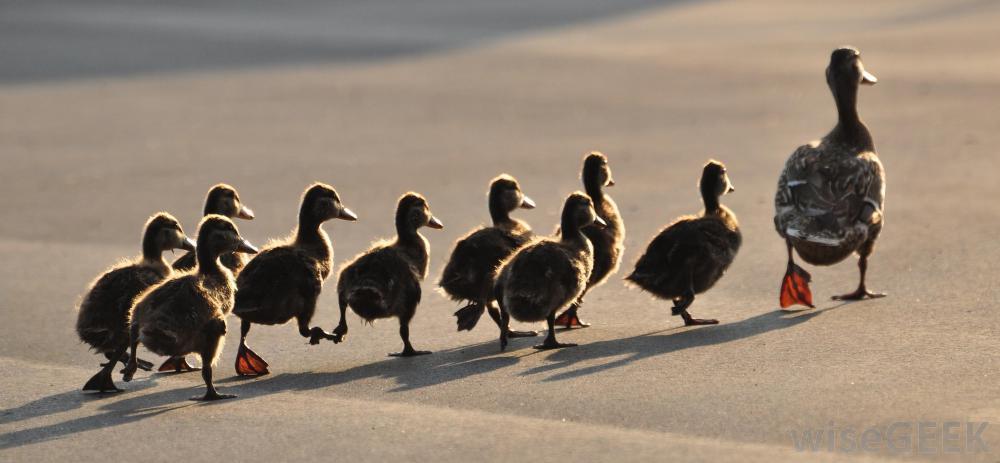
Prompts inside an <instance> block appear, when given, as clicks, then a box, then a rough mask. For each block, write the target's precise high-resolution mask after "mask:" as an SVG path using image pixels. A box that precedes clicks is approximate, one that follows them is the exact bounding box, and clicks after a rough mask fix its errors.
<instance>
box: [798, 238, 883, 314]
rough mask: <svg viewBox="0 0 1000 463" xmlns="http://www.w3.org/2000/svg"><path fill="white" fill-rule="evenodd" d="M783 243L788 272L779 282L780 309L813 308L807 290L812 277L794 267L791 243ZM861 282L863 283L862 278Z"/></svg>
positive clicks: (810, 295)
mask: <svg viewBox="0 0 1000 463" xmlns="http://www.w3.org/2000/svg"><path fill="white" fill-rule="evenodd" d="M785 243H786V245H787V246H788V270H786V271H785V278H783V279H782V280H781V294H780V295H779V300H780V301H781V308H782V309H785V308H788V307H791V306H793V305H795V304H799V305H804V306H806V307H810V308H815V307H816V306H814V305H813V302H812V291H810V290H809V281H810V280H812V275H809V272H807V271H805V270H804V269H803V268H802V267H799V266H798V265H795V260H794V259H793V258H792V242H791V240H788V239H786V240H785ZM863 274H864V273H862V275H863ZM862 281H864V279H863V278H862Z"/></svg>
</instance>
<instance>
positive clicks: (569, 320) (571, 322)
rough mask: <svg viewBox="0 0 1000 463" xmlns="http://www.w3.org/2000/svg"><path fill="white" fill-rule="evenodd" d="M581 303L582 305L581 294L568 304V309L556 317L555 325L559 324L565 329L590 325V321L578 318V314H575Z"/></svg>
mask: <svg viewBox="0 0 1000 463" xmlns="http://www.w3.org/2000/svg"><path fill="white" fill-rule="evenodd" d="M581 305H583V296H580V299H577V301H576V302H574V303H573V304H572V305H570V306H569V308H568V309H566V310H565V311H564V312H563V313H562V314H561V315H559V316H558V317H556V325H561V326H563V327H564V328H566V329H567V330H568V329H571V328H586V327H588V326H590V323H587V322H585V321H583V320H580V316H579V315H577V311H578V310H580V306H581Z"/></svg>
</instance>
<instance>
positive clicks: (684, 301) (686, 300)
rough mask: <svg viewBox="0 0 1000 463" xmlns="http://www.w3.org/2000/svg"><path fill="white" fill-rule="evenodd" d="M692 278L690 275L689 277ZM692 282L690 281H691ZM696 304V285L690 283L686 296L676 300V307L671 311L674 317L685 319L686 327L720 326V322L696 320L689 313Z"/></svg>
mask: <svg viewBox="0 0 1000 463" xmlns="http://www.w3.org/2000/svg"><path fill="white" fill-rule="evenodd" d="M689 276H690V275H689ZM689 281H690V280H689ZM693 303H694V284H693V282H689V284H688V289H687V291H685V292H684V295H683V296H681V297H678V298H676V299H674V306H673V308H672V309H671V312H672V314H673V315H680V316H681V318H683V319H684V326H697V325H718V324H719V321H718V320H715V319H702V318H694V317H692V316H691V314H689V313H688V311H687V309H688V307H691V304H693Z"/></svg>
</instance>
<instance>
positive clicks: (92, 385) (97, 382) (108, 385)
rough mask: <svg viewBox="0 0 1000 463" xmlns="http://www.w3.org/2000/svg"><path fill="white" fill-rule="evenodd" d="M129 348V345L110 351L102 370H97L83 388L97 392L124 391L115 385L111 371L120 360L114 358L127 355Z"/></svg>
mask: <svg viewBox="0 0 1000 463" xmlns="http://www.w3.org/2000/svg"><path fill="white" fill-rule="evenodd" d="M127 348H128V347H127V346H122V347H121V348H120V349H118V350H117V351H115V352H114V353H113V354H111V353H109V355H107V357H109V358H108V361H107V362H106V363H102V364H101V371H99V372H97V374H96V375H94V376H93V377H91V378H90V380H89V381H87V384H84V385H83V390H84V391H97V392H122V389H119V388H118V386H115V382H114V380H113V379H111V372H113V371H114V369H115V365H117V364H118V360H112V359H120V358H121V357H122V356H123V355H125V349H127Z"/></svg>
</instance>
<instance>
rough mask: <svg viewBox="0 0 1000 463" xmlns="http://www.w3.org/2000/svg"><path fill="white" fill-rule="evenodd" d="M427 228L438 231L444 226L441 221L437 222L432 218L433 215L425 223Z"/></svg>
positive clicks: (435, 218) (436, 219)
mask: <svg viewBox="0 0 1000 463" xmlns="http://www.w3.org/2000/svg"><path fill="white" fill-rule="evenodd" d="M427 226H428V227H430V228H433V229H435V230H440V229H442V228H444V224H443V223H441V221H440V220H438V218H437V217H434V216H433V215H432V216H431V219H430V220H428V221H427Z"/></svg>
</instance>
